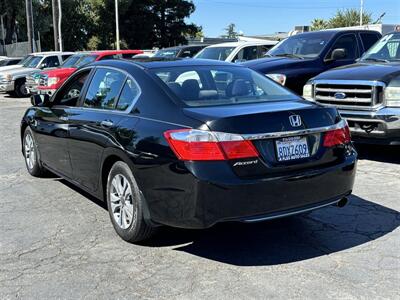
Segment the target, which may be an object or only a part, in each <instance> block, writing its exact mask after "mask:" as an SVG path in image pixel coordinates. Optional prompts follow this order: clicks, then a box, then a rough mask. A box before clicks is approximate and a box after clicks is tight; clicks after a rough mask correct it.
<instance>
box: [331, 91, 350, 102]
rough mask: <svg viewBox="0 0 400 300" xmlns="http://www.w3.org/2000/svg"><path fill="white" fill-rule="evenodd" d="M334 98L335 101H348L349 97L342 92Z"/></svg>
mask: <svg viewBox="0 0 400 300" xmlns="http://www.w3.org/2000/svg"><path fill="white" fill-rule="evenodd" d="M333 96H334V97H335V99H339V100H343V99H346V97H347V95H346V94H345V93H342V92H338V93H335V95H333Z"/></svg>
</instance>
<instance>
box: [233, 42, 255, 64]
mask: <svg viewBox="0 0 400 300" xmlns="http://www.w3.org/2000/svg"><path fill="white" fill-rule="evenodd" d="M256 58H257V46H248V47H244V48H243V49H241V50H240V51H239V52H238V54H236V56H235V58H234V59H233V61H234V62H235V61H247V60H252V59H256Z"/></svg>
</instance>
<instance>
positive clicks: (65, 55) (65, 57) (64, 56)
mask: <svg viewBox="0 0 400 300" xmlns="http://www.w3.org/2000/svg"><path fill="white" fill-rule="evenodd" d="M71 55H72V54H64V55H62V56H61V57H62V60H63V61H64V60H66V59H67V58H68V57H70V56H71Z"/></svg>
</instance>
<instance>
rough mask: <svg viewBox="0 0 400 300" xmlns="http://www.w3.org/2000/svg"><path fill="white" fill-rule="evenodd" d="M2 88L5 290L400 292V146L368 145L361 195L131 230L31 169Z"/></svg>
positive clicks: (160, 294)
mask: <svg viewBox="0 0 400 300" xmlns="http://www.w3.org/2000/svg"><path fill="white" fill-rule="evenodd" d="M29 105H30V103H29V99H28V98H24V99H15V98H11V97H8V96H4V95H1V96H0V120H2V123H3V125H2V126H1V128H0V136H1V143H0V157H1V162H0V299H14V298H30V299H44V298H72V299H76V298H90V299H97V298H114V299H123V298H160V299H171V298H172V299H205V298H211V297H212V298H215V299H233V298H234V299H247V298H253V299H254V298H269V299H271V298H303V299H304V298H313V299H326V298H331V299H332V298H335V299H337V298H344V299H353V298H357V299H395V298H400V287H399V286H400V285H399V282H400V254H399V253H400V251H399V250H400V229H399V228H398V227H399V225H400V213H399V210H400V155H399V153H400V149H399V148H394V147H391V148H390V147H382V146H363V147H359V153H360V160H359V164H358V175H357V178H356V184H355V188H354V191H353V195H352V196H351V197H350V203H349V205H348V206H346V207H344V208H337V207H328V208H323V209H320V210H318V211H314V212H312V213H310V214H308V215H304V216H296V217H290V218H286V219H280V220H274V221H269V222H264V223H257V224H240V223H225V224H219V225H218V226H215V227H213V228H211V229H208V230H202V231H195V230H180V229H169V228H163V229H162V230H160V232H159V233H158V234H157V235H156V236H155V238H154V239H152V240H151V241H149V242H146V243H145V244H142V245H132V244H128V243H126V242H124V241H122V239H120V238H119V237H118V236H117V235H116V233H115V232H114V229H113V228H112V225H111V223H110V221H109V216H108V213H107V211H106V209H105V207H104V205H103V204H102V203H101V202H99V201H97V200H96V199H94V198H93V197H91V196H88V195H87V194H85V193H84V192H82V191H80V190H78V189H77V188H75V187H74V186H72V185H71V184H68V183H67V182H65V181H64V180H61V179H59V178H45V179H37V178H34V177H31V176H29V175H28V173H27V171H26V169H25V164H24V160H23V158H22V155H21V151H20V139H19V123H20V120H21V117H22V115H23V113H24V110H25V109H26V108H27V107H28V106H29Z"/></svg>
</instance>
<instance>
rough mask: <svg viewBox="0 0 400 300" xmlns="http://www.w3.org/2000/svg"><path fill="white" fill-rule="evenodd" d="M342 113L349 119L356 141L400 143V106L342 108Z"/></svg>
mask: <svg viewBox="0 0 400 300" xmlns="http://www.w3.org/2000/svg"><path fill="white" fill-rule="evenodd" d="M340 114H341V116H342V117H343V118H345V119H346V120H347V121H348V123H349V127H350V131H351V134H352V139H353V140H354V141H355V142H364V143H373V144H388V145H400V108H388V107H383V108H381V109H379V110H377V111H373V112H370V111H353V110H340ZM366 129H368V130H366Z"/></svg>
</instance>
